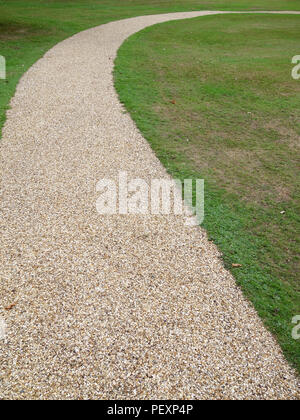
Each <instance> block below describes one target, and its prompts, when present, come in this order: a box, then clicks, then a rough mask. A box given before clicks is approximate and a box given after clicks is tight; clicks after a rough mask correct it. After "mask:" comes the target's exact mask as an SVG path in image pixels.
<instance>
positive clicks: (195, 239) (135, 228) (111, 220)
mask: <svg viewBox="0 0 300 420" xmlns="http://www.w3.org/2000/svg"><path fill="white" fill-rule="evenodd" d="M208 13H210V12H193V13H179V14H171V15H155V16H146V17H139V18H134V19H128V20H123V21H119V22H113V23H109V24H107V25H103V26H100V27H97V28H94V29H91V30H88V31H85V32H82V33H80V34H78V35H76V36H73V37H72V38H70V39H68V40H66V41H64V42H62V43H60V44H58V45H57V46H56V47H54V48H53V49H52V50H50V51H49V52H48V53H47V54H46V55H45V56H44V58H42V59H41V60H39V61H38V62H37V63H36V64H35V65H34V66H33V67H32V68H31V69H30V70H29V71H28V72H27V73H26V74H25V76H24V77H23V78H22V80H21V82H20V84H19V86H18V89H17V92H16V95H15V97H14V99H13V100H12V109H11V110H9V111H8V118H7V122H6V125H5V128H4V132H3V140H2V143H1V147H0V150H1V158H0V173H1V178H2V188H1V204H0V215H1V219H0V225H1V243H0V245H1V246H0V264H1V273H0V276H1V277H0V321H1V336H0V398H2V399H25V398H30V399H96V398H100V399H114V398H115V399H135V398H137V399H177V398H178V399H180V398H186V399H210V398H215V399H232V398H236V399H250V398H251V399H260V398H264V399H273V398H275V399H298V398H299V396H300V395H299V382H298V380H297V378H296V374H295V372H294V371H293V370H292V369H291V368H290V367H289V366H288V364H287V362H286V360H285V359H284V357H283V355H282V353H281V350H280V348H279V346H278V345H277V343H276V341H275V340H274V338H273V337H272V335H271V334H270V333H269V332H268V331H267V330H266V329H265V328H264V326H263V324H262V322H261V320H260V319H259V317H258V315H257V314H256V312H255V310H254V309H253V307H252V306H251V304H249V303H248V302H247V301H246V299H245V298H244V297H243V295H242V293H241V291H240V290H239V288H238V287H237V286H236V283H235V281H234V279H233V277H232V276H231V274H230V273H229V272H228V271H226V270H225V269H224V267H223V265H222V262H221V260H220V254H219V252H218V250H217V248H216V247H215V245H214V244H213V243H211V242H209V241H208V239H207V235H206V233H205V231H203V230H202V229H200V228H198V227H188V226H186V225H185V223H184V219H183V217H181V216H180V217H179V216H142V215H140V216H138V215H136V216H134V215H131V216H101V215H99V214H98V213H97V211H96V200H97V198H98V196H99V193H97V192H96V184H97V182H98V181H99V180H100V179H101V178H113V179H117V178H118V174H119V171H120V170H125V171H127V172H128V174H129V177H130V178H137V177H138V178H143V179H146V180H150V179H151V178H167V175H166V172H165V170H164V168H163V167H162V166H161V164H160V162H159V161H158V160H157V158H156V157H155V156H154V154H153V152H152V151H151V149H150V147H149V145H148V144H147V142H146V141H145V139H144V138H143V137H142V136H141V134H140V133H139V132H138V130H137V129H136V127H135V125H134V123H133V122H132V120H131V119H130V116H129V115H128V114H126V113H124V110H123V109H122V106H121V105H120V103H119V101H118V97H117V94H116V93H115V90H114V87H113V78H112V69H113V62H114V58H115V56H116V52H117V49H118V48H119V46H120V45H121V44H122V42H123V41H124V40H125V39H126V38H127V37H128V36H129V35H131V34H132V33H134V32H137V31H139V30H141V29H142V28H144V27H146V26H148V25H152V24H155V23H158V22H163V21H167V20H172V19H179V18H180V19H181V18H188V17H195V16H201V15H205V14H208ZM199 24H201V23H200V21H199Z"/></svg>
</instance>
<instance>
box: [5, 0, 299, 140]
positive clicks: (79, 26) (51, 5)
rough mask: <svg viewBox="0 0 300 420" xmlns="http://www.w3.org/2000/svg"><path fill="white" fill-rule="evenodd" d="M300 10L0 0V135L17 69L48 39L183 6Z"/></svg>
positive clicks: (282, 2) (273, 0)
mask: <svg viewBox="0 0 300 420" xmlns="http://www.w3.org/2000/svg"><path fill="white" fill-rule="evenodd" d="M208 9H211V10H216V9H221V10H231V9H232V10H264V9H266V10H286V9H289V10H300V2H299V0H252V1H250V0H204V1H201V0H26V1H25V0H7V1H0V55H2V56H4V57H5V58H6V60H7V81H3V80H0V136H1V129H2V127H3V123H4V120H5V112H6V110H7V107H8V104H9V101H10V98H11V96H12V95H13V94H14V92H15V88H16V85H17V83H18V81H19V79H20V77H21V76H22V74H23V73H24V72H25V71H26V70H27V69H28V68H29V67H30V66H31V65H32V64H33V63H34V62H35V61H36V60H38V59H39V58H40V57H42V56H43V55H44V53H45V52H46V51H48V50H49V49H50V48H51V47H52V46H53V45H55V44H56V43H58V42H59V41H61V40H63V39H65V38H68V37H69V36H71V35H73V34H74V33H77V32H80V31H82V30H84V29H87V28H90V27H93V26H97V25H100V24H103V23H107V22H109V21H113V20H118V19H124V18H128V17H132V16H139V15H145V14H154V13H164V12H176V11H183V10H208Z"/></svg>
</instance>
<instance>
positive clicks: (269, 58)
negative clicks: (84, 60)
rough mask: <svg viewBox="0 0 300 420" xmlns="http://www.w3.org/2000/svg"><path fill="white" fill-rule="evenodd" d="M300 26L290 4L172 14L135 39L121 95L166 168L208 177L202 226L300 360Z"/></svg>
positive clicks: (299, 364)
mask: <svg viewBox="0 0 300 420" xmlns="http://www.w3.org/2000/svg"><path fill="white" fill-rule="evenodd" d="M299 25H300V16H283V15H282V16H280V15H224V16H220V15H219V16H209V17H201V18H196V19H192V20H189V21H188V22H187V21H177V22H168V23H164V24H160V25H156V26H153V27H150V28H147V29H145V30H143V31H142V32H140V33H138V34H135V35H133V36H132V37H131V38H130V39H129V40H127V41H126V42H125V43H124V44H123V46H122V47H121V49H120V51H119V55H118V58H117V60H116V70H115V82H116V87H117V90H118V92H119V94H120V98H121V100H122V102H123V103H124V104H125V105H126V107H127V109H128V110H129V111H130V113H131V115H132V117H133V119H134V120H135V121H136V123H137V125H138V127H139V129H140V130H141V131H142V133H143V134H144V136H145V137H146V138H147V139H148V141H149V142H150V144H151V146H152V148H153V149H154V151H155V152H156V154H157V156H158V157H159V159H160V160H161V161H162V163H163V164H164V165H165V167H166V168H167V169H168V171H169V172H170V173H171V174H172V175H173V176H174V177H175V178H181V179H184V178H191V177H192V178H204V179H205V183H206V201H205V222H204V227H205V228H206V229H207V231H208V233H209V235H210V238H211V239H212V240H213V241H214V242H215V243H216V244H217V245H218V247H219V249H220V250H221V251H222V252H223V254H224V261H225V264H226V266H227V267H228V268H229V269H230V270H231V271H232V272H233V274H234V276H235V278H236V280H237V282H238V284H239V285H240V286H241V287H242V289H243V291H244V293H245V294H246V296H247V297H248V298H249V299H250V300H251V301H252V302H253V304H254V305H255V307H256V309H257V311H258V313H259V314H260V316H261V317H262V319H263V320H264V322H265V324H266V325H267V326H268V327H269V329H270V330H271V331H272V332H273V333H274V334H275V335H276V337H277V339H278V341H279V343H280V344H281V346H282V349H283V350H284V353H285V355H286V357H287V358H288V360H289V361H290V362H291V363H292V364H293V365H294V366H295V367H296V368H298V371H300V343H299V340H298V341H296V340H294V339H292V337H291V330H292V327H293V325H292V324H291V320H292V317H293V316H295V315H297V314H300V294H299V292H300V287H299V286H300V285H299V272H300V259H299V255H300V235H299V233H300V175H299V174H300V171H299V169H300V153H299V148H300V110H299V103H300V102H299V99H300V81H299V80H298V81H297V80H294V79H292V77H291V70H292V67H293V66H292V64H291V59H292V57H293V56H294V55H296V54H300V31H299ZM282 212H285V213H282ZM235 263H238V264H242V268H238V269H237V268H235V269H234V268H232V264H235Z"/></svg>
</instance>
